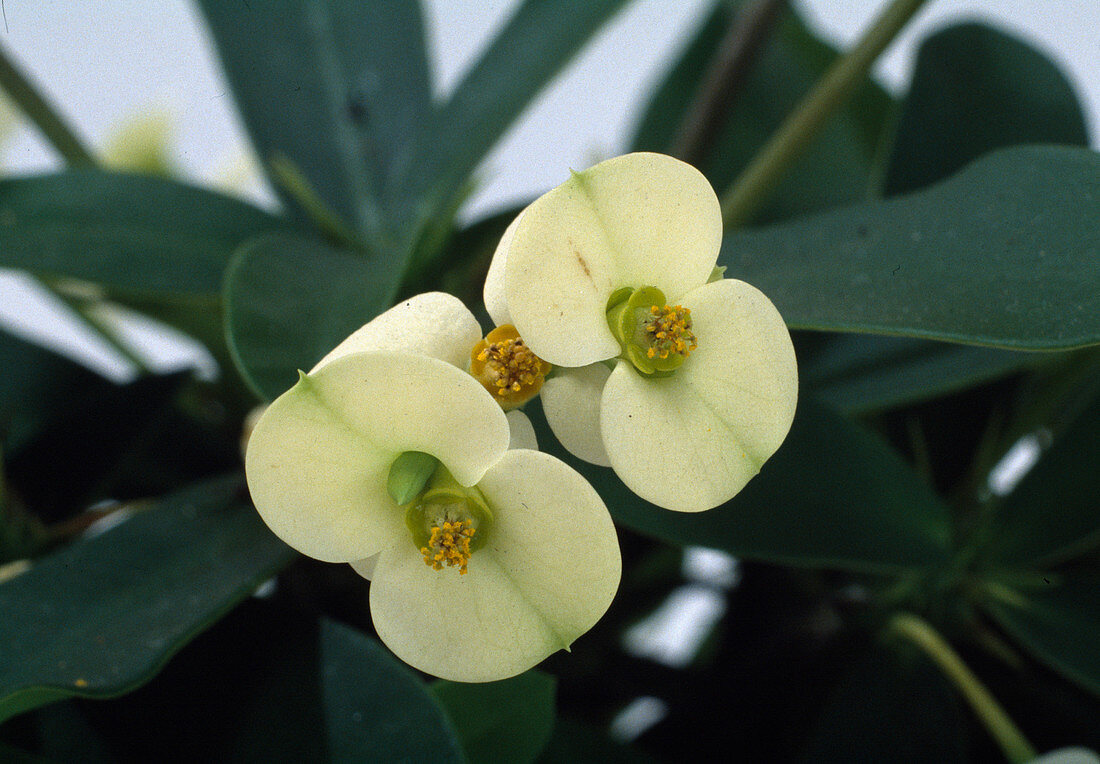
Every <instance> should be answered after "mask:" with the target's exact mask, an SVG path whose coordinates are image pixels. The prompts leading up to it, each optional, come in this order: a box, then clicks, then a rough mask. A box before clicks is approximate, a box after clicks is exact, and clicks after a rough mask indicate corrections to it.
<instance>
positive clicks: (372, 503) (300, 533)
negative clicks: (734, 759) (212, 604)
mask: <svg viewBox="0 0 1100 764" xmlns="http://www.w3.org/2000/svg"><path fill="white" fill-rule="evenodd" d="M480 338H481V330H480V327H478V325H477V322H476V320H475V319H474V317H473V316H472V315H471V314H470V312H469V311H468V310H467V309H466V308H465V307H464V306H462V304H461V303H460V302H459V301H458V300H457V299H455V298H454V297H451V296H449V295H445V294H440V293H431V294H426V295H419V296H417V297H414V298H412V299H410V300H407V301H405V302H403V303H401V304H400V305H398V306H396V307H395V308H393V309H391V310H390V311H387V312H386V313H384V314H382V315H381V316H379V317H378V318H377V319H375V320H374V321H372V322H371V323H369V324H367V325H366V326H364V327H363V328H362V329H360V330H359V331H357V332H355V333H354V334H353V335H352V336H351V337H349V338H348V339H347V340H346V341H345V342H343V343H341V345H340V346H338V347H337V348H336V349H335V350H333V352H332V353H330V354H329V355H327V356H326V357H325V358H324V359H323V360H322V361H321V363H319V364H318V365H317V367H315V368H314V369H313V370H312V371H311V372H310V373H309V374H303V375H302V376H301V379H300V381H299V382H298V384H296V385H295V386H294V387H293V388H291V389H290V390H289V391H287V392H286V393H285V394H283V395H282V396H281V397H279V398H278V399H277V400H276V401H275V402H273V403H272V404H271V406H270V407H269V408H268V409H267V410H266V411H265V412H264V414H263V416H262V417H261V418H260V420H259V422H258V423H257V424H256V427H255V430H254V431H253V432H252V436H251V438H250V439H249V442H248V450H247V454H246V460H245V462H246V464H245V466H246V471H247V476H248V485H249V489H250V490H251V492H252V497H253V500H254V502H255V504H256V508H257V509H258V510H259V512H260V515H261V516H262V517H263V519H264V521H265V522H266V523H267V524H268V526H269V527H270V528H271V529H272V530H273V531H274V532H275V533H276V534H277V535H278V536H279V537H280V538H282V539H283V540H284V541H286V542H287V543H288V544H289V545H290V546H292V547H294V548H295V549H298V550H299V551H301V552H303V553H304V554H307V555H309V556H311V557H315V558H317V559H320V560H325V561H328V562H348V563H351V564H352V566H353V567H354V568H355V569H356V570H357V571H359V572H360V573H361V574H362V575H364V576H365V577H367V578H370V579H371V588H370V607H371V614H372V618H373V620H374V625H375V628H376V630H377V631H378V634H379V636H380V637H381V639H382V641H383V642H385V643H386V645H387V646H388V647H389V648H390V649H391V650H392V651H393V652H394V653H395V654H396V655H397V656H398V657H400V658H401V659H402V660H404V661H406V662H407V663H409V664H410V665H412V666H415V667H416V668H418V669H420V670H422V671H425V672H427V673H429V674H433V675H435V676H439V677H442V678H445V679H452V680H456V681H466V682H483V681H493V680H497V679H504V678H507V677H510V676H513V675H515V674H519V673H521V672H523V671H525V670H527V669H529V668H531V667H532V666H534V665H535V664H537V663H538V662H540V661H541V660H542V659H543V658H545V657H546V656H547V655H549V654H550V653H552V652H554V651H556V650H559V649H562V648H567V647H568V646H569V645H570V643H571V642H573V640H575V639H576V638H577V637H579V636H580V635H581V634H583V633H584V632H586V631H587V630H588V629H590V628H592V626H593V625H594V624H595V623H596V621H598V620H599V618H600V617H601V616H602V615H603V613H604V612H605V611H606V610H607V608H608V606H609V605H610V603H611V600H612V598H613V597H614V595H615V591H616V589H617V588H618V583H619V576H620V569H621V560H620V556H619V547H618V540H617V537H616V534H615V529H614V526H613V525H612V522H611V517H610V515H609V514H608V512H607V508H606V507H605V506H604V504H603V501H602V500H601V499H600V497H599V495H598V494H597V493H596V491H595V490H594V489H593V488H592V487H591V486H590V485H589V484H588V483H587V482H586V481H585V480H584V478H583V477H581V476H580V475H579V474H578V473H577V472H576V471H575V470H573V469H572V468H570V467H569V466H567V465H566V464H564V463H563V462H561V461H559V460H557V459H555V458H554V457H552V456H549V455H547V454H542V453H539V452H537V451H533V450H529V449H527V448H524V447H521V448H513V449H512V450H509V444H510V440H511V442H512V443H513V444H514V445H518V446H527V445H533V432H532V431H531V427H530V423H529V422H527V420H526V419H525V418H523V416H522V414H520V413H519V412H510V413H509V414H508V415H507V416H506V415H505V413H504V411H503V410H502V409H501V407H500V405H499V404H498V403H497V401H495V400H494V398H493V395H492V394H491V393H489V392H488V391H487V390H486V389H485V388H484V387H482V385H481V384H480V383H479V382H478V381H477V380H475V379H474V378H473V377H472V376H470V374H469V373H467V371H466V370H465V367H464V366H460V365H459V364H465V363H466V361H467V359H468V358H469V354H470V348H471V347H472V346H473V344H474V343H476V342H477V341H478V340H480ZM510 422H511V424H512V425H513V426H512V427H510V426H509V425H510ZM410 451H411V452H421V453H424V454H429V455H431V456H433V457H435V458H436V459H438V460H439V463H440V464H441V465H442V467H443V468H445V470H446V472H447V473H449V474H448V480H450V479H452V477H453V483H452V485H456V486H457V488H458V492H459V493H461V492H462V491H466V492H468V493H469V494H470V495H471V496H474V495H476V496H477V497H478V501H483V502H484V507H486V508H487V509H488V510H489V512H490V513H491V521H488V520H485V521H484V522H483V524H482V526H481V527H480V528H479V529H478V532H477V534H476V535H475V534H468V533H464V531H465V529H466V528H467V527H468V526H467V522H466V520H465V519H463V518H459V520H455V519H454V518H451V517H447V518H442V517H441V518H440V519H438V520H436V519H434V518H433V517H430V516H428V517H426V520H427V521H428V525H433V524H434V526H436V527H438V528H439V532H438V533H435V531H434V530H433V529H432V528H430V527H425V528H424V529H423V531H424V533H423V535H424V538H423V539H422V540H421V541H419V542H418V541H417V539H416V538H415V537H414V534H413V533H412V531H411V530H410V526H409V525H408V523H407V518H408V517H410V516H412V515H411V513H412V511H413V505H416V500H414V501H413V502H411V503H410V504H409V505H405V506H398V505H397V503H396V502H395V501H394V500H393V499H392V498H391V497H390V495H389V493H388V491H387V477H388V474H389V470H390V467H391V465H393V463H394V461H395V460H396V459H397V458H398V457H399V456H401V455H402V454H403V453H405V452H410ZM462 487H465V488H462ZM424 495H425V496H427V495H428V493H425V494H424ZM462 506H463V505H462V503H461V500H459V501H458V502H457V503H455V504H452V505H450V506H449V507H448V512H450V511H451V510H452V509H454V507H457V510H455V511H457V512H459V513H461V512H462V511H463V510H462ZM479 506H481V505H479ZM425 507H427V509H426V510H425V509H424V508H425ZM431 508H432V505H430V502H428V501H427V500H425V501H424V502H422V503H420V504H419V505H416V509H417V510H424V511H429V512H430V511H431ZM418 517H419V515H418ZM460 521H461V522H460ZM456 529H457V530H456ZM429 534H431V535H429ZM448 534H450V535H448ZM463 539H466V541H464V540H463ZM433 546H435V547H439V548H440V549H443V550H444V554H443V555H442V557H441V562H447V561H448V560H452V561H454V562H455V564H453V565H448V564H440V565H438V566H437V565H434V564H433V562H434V557H433V556H432V555H428V557H427V558H426V556H425V553H424V552H423V551H422V550H423V549H429V548H430V547H433ZM426 559H427V560H428V564H425V560H426ZM437 568H438V569H437ZM464 568H465V569H466V571H467V572H466V574H463V573H462V569H464Z"/></svg>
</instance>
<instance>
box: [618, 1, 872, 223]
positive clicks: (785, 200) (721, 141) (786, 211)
mask: <svg viewBox="0 0 1100 764" xmlns="http://www.w3.org/2000/svg"><path fill="white" fill-rule="evenodd" d="M729 5H730V4H728V3H722V4H720V5H719V6H718V8H717V9H716V10H715V12H714V13H713V15H712V16H711V18H710V19H709V20H708V21H707V23H706V25H705V26H704V27H703V28H702V30H701V31H700V33H699V35H698V37H697V38H696V39H695V41H694V42H693V43H692V45H691V47H690V48H688V50H687V51H686V53H685V54H684V57H683V58H682V59H681V60H680V61H679V62H678V63H677V65H676V66H675V68H673V70H672V71H671V72H670V73H669V76H668V78H667V79H666V80H665V81H664V83H663V84H662V85H661V87H660V89H659V90H658V91H657V93H656V94H655V95H654V97H653V99H652V100H651V101H650V103H649V106H648V108H647V111H646V113H645V116H644V117H643V119H642V121H641V124H640V125H639V127H638V130H637V133H636V135H635V137H634V140H633V143H632V145H633V148H634V150H636V151H663V152H667V151H669V150H670V149H671V148H672V145H673V142H674V140H675V139H676V135H677V130H678V129H679V128H680V125H681V123H682V122H683V119H684V116H685V114H686V113H687V111H688V109H689V108H691V105H692V103H693V101H694V99H695V98H696V95H697V91H698V88H699V85H700V82H701V79H702V77H703V74H704V73H705V72H706V71H707V67H708V66H709V63H710V60H711V58H712V57H713V56H714V55H715V53H716V51H717V49H718V46H719V43H720V42H721V40H722V38H723V36H724V35H725V33H726V29H727V27H728V26H729V24H730V23H731V18H732V16H733V15H734V13H735V11H734V10H731V9H730V8H729V7H728V6H729ZM836 58H837V52H836V51H835V50H834V49H833V48H831V47H830V46H828V45H826V44H825V43H823V42H821V41H820V40H819V39H817V38H816V37H814V35H813V34H812V33H811V32H810V31H809V30H808V29H807V28H806V26H805V25H804V24H803V23H802V21H801V19H800V18H799V17H798V15H797V14H796V13H795V12H794V11H792V10H788V11H784V12H783V13H782V15H781V17H780V19H779V21H778V23H777V24H776V27H775V29H774V31H773V33H772V37H771V38H770V39H769V40H768V41H767V42H766V43H765V44H764V45H763V47H762V48H761V51H760V54H759V57H758V58H757V59H756V60H755V61H754V62H753V65H752V69H751V71H750V72H749V75H748V77H747V79H746V80H745V82H744V84H743V85H742V86H741V89H740V90H739V91H738V92H737V94H736V97H735V98H734V99H733V102H732V103H731V104H730V107H729V112H728V114H727V115H726V121H725V123H724V125H723V127H722V129H721V130H720V131H719V132H718V134H717V135H716V137H715V140H714V145H713V146H712V147H711V149H710V151H709V152H707V154H706V156H705V158H704V159H703V161H702V162H701V163H700V169H701V170H703V172H704V173H705V174H706V176H707V178H708V179H709V180H710V182H711V184H712V185H713V186H714V187H715V188H718V189H722V188H726V187H727V186H728V185H729V184H730V183H731V182H732V181H733V180H734V179H735V178H736V176H737V175H738V174H739V173H740V172H741V170H743V169H744V168H745V166H746V165H747V164H748V163H749V161H750V160H751V159H752V158H753V157H754V156H755V155H756V154H757V152H758V151H759V150H760V148H761V147H762V146H763V145H764V144H765V142H767V140H768V139H769V138H770V137H771V135H772V133H774V132H775V130H776V129H777V128H778V127H779V125H780V124H781V123H782V122H783V120H784V119H786V117H787V116H788V114H790V112H791V111H792V110H793V109H794V107H795V106H796V105H797V104H798V103H799V101H800V100H801V99H802V97H803V96H804V95H806V94H807V93H808V92H809V90H810V88H812V87H813V85H814V84H815V83H816V82H817V81H818V80H819V79H820V78H821V76H822V75H823V74H824V73H825V71H826V70H827V69H828V68H829V66H830V65H831V64H832V63H833V61H835V60H836ZM891 106H892V101H891V99H890V97H889V96H888V95H887V94H886V93H885V92H884V91H883V90H882V88H880V87H879V86H878V85H876V84H874V83H873V82H872V81H871V80H866V81H865V82H864V83H863V84H861V85H860V87H859V88H858V89H857V91H856V93H855V94H854V95H853V97H852V100H851V101H849V103H848V104H847V105H846V106H845V107H844V108H843V109H841V110H840V112H839V113H838V114H837V116H835V117H834V118H833V119H831V120H830V121H829V122H828V123H827V125H826V126H825V128H824V129H823V130H822V132H821V134H820V136H819V137H818V138H817V140H816V141H815V142H814V143H813V144H812V145H811V146H810V147H809V148H808V149H807V151H806V153H805V155H804V156H803V157H802V158H801V159H800V160H799V161H798V162H797V163H796V164H795V165H794V166H793V167H792V168H791V171H790V173H789V174H788V176H787V178H786V179H785V180H784V181H783V183H782V184H781V185H780V187H779V188H778V189H777V190H776V193H775V195H774V198H773V200H772V201H771V202H769V203H768V205H767V207H766V208H765V209H764V210H762V212H761V214H760V216H759V219H760V220H764V221H774V220H782V219H785V218H789V217H792V216H795V215H798V214H804V213H806V212H812V211H816V210H820V209H825V208H828V207H833V206H836V205H839V204H846V203H850V202H855V201H859V200H861V199H864V198H866V196H867V189H868V187H869V183H870V173H871V166H872V160H873V157H874V155H875V152H876V149H877V146H878V142H879V135H880V133H881V131H882V128H883V124H884V122H885V119H886V116H887V114H888V113H889V111H890V108H891Z"/></svg>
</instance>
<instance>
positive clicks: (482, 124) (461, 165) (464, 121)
mask: <svg viewBox="0 0 1100 764" xmlns="http://www.w3.org/2000/svg"><path fill="white" fill-rule="evenodd" d="M623 5H625V0H590V1H589V2H585V3H576V2H572V0H525V2H523V3H522V4H521V5H520V6H519V8H518V9H517V10H516V11H515V13H514V14H513V15H512V16H511V18H510V19H509V20H508V22H507V23H506V24H505V26H504V28H503V29H502V30H501V31H500V34H499V35H497V37H496V38H495V39H494V40H493V41H492V42H491V43H490V45H489V48H488V49H487V50H486V51H485V53H484V54H483V55H482V56H481V58H480V59H479V60H478V61H477V63H476V64H474V66H473V68H471V69H470V71H469V73H468V74H467V75H466V76H465V77H464V78H463V79H462V81H461V82H460V83H459V84H458V86H457V88H456V89H455V91H454V94H453V95H452V96H451V98H450V100H448V101H447V103H445V104H444V105H443V106H442V107H441V108H440V109H439V110H438V112H437V113H436V115H435V116H434V117H433V119H432V123H431V127H430V129H429V130H428V131H427V132H426V136H425V140H424V141H423V142H422V143H421V145H420V147H419V151H418V152H417V155H416V156H417V158H416V159H415V160H414V161H413V162H412V164H411V165H410V167H411V169H412V170H413V171H414V173H415V175H414V177H412V178H410V183H411V185H410V189H411V192H412V193H411V194H410V196H409V197H408V201H409V202H410V203H412V204H416V203H418V198H419V197H420V195H421V194H427V195H428V196H429V198H430V199H431V207H430V210H431V213H432V214H434V212H435V211H437V210H439V209H445V208H447V207H448V206H449V205H450V203H451V201H452V199H453V197H454V196H455V195H456V194H457V193H459V191H460V189H461V188H462V186H463V185H464V184H465V183H466V182H467V179H468V178H469V176H470V174H471V173H472V172H473V171H474V169H475V168H476V167H477V165H478V163H480V162H481V159H482V158H483V157H484V156H485V154H486V153H487V152H488V151H489V149H491V148H492V147H493V145H494V144H496V142H497V141H498V140H499V139H500V137H501V135H503V134H504V131H505V129H507V128H508V126H509V125H511V124H512V122H513V121H515V119H516V118H517V117H518V116H519V115H520V113H522V112H523V110H524V109H525V108H526V107H527V105H528V104H529V103H531V101H532V100H533V99H534V97H535V96H536V95H537V94H538V93H539V91H541V90H542V89H543V87H545V86H546V85H547V83H549V82H550V81H551V80H552V79H553V78H554V76H555V75H557V73H558V72H559V71H561V69H562V68H563V67H564V66H565V65H566V64H567V63H568V62H569V61H570V60H571V59H572V58H573V56H574V55H576V53H577V52H578V51H579V50H580V49H581V48H582V47H583V46H584V44H585V43H586V42H588V40H589V39H590V38H591V37H592V36H593V35H595V34H596V32H597V31H598V30H599V29H600V28H601V27H602V26H603V24H604V23H605V22H606V21H607V20H608V19H609V18H611V17H612V16H613V15H614V14H615V13H616V12H617V11H618V10H619V9H620V8H621V7H622V6H623Z"/></svg>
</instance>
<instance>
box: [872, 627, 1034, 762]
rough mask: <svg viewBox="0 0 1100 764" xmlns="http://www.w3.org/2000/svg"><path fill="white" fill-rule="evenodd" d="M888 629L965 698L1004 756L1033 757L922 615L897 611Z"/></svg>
mask: <svg viewBox="0 0 1100 764" xmlns="http://www.w3.org/2000/svg"><path fill="white" fill-rule="evenodd" d="M889 629H890V631H891V632H892V633H893V634H896V635H897V636H900V637H904V638H905V639H907V640H908V641H910V642H912V643H913V644H914V645H916V646H917V647H919V648H920V649H921V650H923V651H924V653H925V654H926V655H927V656H928V657H929V658H931V659H932V660H933V661H934V662H935V664H936V665H937V666H938V667H939V668H940V670H941V671H942V672H943V673H944V674H945V675H946V676H947V678H948V679H950V680H951V682H952V683H953V684H954V685H955V687H957V688H958V690H959V692H961V693H962V694H963V697H965V698H966V701H967V703H969V704H970V707H971V708H972V709H973V711H974V713H975V714H976V715H977V717H978V719H979V720H981V722H982V724H983V725H985V728H986V729H987V730H988V731H989V734H990V735H992V737H993V739H994V740H996V741H997V745H999V746H1000V747H1001V751H1003V752H1004V755H1005V757H1006V758H1007V759H1008V760H1009V761H1010V762H1013V764H1023V762H1027V761H1031V760H1032V759H1034V758H1035V756H1036V753H1035V749H1034V748H1032V747H1031V743H1029V742H1028V741H1027V738H1025V737H1024V736H1023V733H1021V732H1020V730H1019V728H1017V727H1016V725H1015V724H1014V723H1013V722H1012V719H1011V718H1009V716H1008V714H1007V713H1005V710H1004V709H1003V708H1001V705H1000V704H999V703H998V702H997V700H996V698H994V697H993V694H992V693H990V692H989V690H988V689H986V687H985V685H984V684H982V682H981V680H980V679H978V677H977V676H975V675H974V672H973V671H971V670H970V668H969V667H968V666H967V665H966V664H965V663H963V661H962V658H960V657H959V656H958V653H956V652H955V651H954V650H953V649H952V648H951V645H949V644H948V643H947V640H945V639H944V638H943V637H941V636H940V635H939V633H938V632H937V631H936V630H935V629H934V628H932V625H931V624H929V623H928V622H927V621H925V620H924V619H922V618H918V617H917V616H915V615H913V614H911V613H899V614H898V615H895V616H894V617H893V619H891V621H890V626H889Z"/></svg>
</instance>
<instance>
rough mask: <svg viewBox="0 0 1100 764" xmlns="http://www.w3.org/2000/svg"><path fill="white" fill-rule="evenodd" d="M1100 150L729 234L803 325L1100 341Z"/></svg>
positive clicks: (1021, 162) (734, 254)
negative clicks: (791, 221) (1098, 222)
mask: <svg viewBox="0 0 1100 764" xmlns="http://www.w3.org/2000/svg"><path fill="white" fill-rule="evenodd" d="M1098 217H1100V155H1097V154H1095V153H1092V152H1090V151H1086V150H1083V149H1073V148H1063V147H1055V146H1044V147H1026V148H1016V149H1005V150H1003V151H998V152H996V153H994V154H991V155H989V156H987V157H985V158H983V159H980V160H978V161H977V162H975V163H974V164H972V165H970V166H969V167H967V168H966V169H965V170H964V171H963V172H961V173H959V174H958V175H955V176H954V177H952V178H951V179H950V180H948V181H945V182H943V183H941V184H939V185H937V186H935V187H933V188H930V189H928V190H926V191H920V192H917V193H915V194H912V195H909V196H906V197H902V198H898V199H894V200H889V201H884V202H869V203H867V204H862V205H857V206H854V207H848V208H846V209H842V210H837V211H835V212H829V213H823V214H820V215H815V216H813V217H810V218H804V219H802V220H799V221H797V222H794V223H786V224H783V225H778V226H772V227H770V228H765V229H760V230H754V231H746V232H735V233H733V234H730V235H728V236H727V237H726V239H725V242H724V244H723V247H722V257H720V258H719V263H720V264H724V265H726V266H728V267H729V270H728V271H727V272H726V276H727V277H732V278H740V279H744V280H745V281H748V282H749V283H751V284H753V285H755V286H756V287H758V288H760V289H761V290H763V292H764V293H765V294H767V295H768V296H769V297H770V298H771V299H772V301H773V302H774V303H775V305H776V307H778V308H779V311H780V312H781V313H782V314H783V316H784V318H785V319H786V320H787V323H788V324H790V325H791V326H792V327H794V328H801V329H824V330H829V331H854V332H872V333H882V334H901V335H908V336H917V337H926V338H929V339H939V340H950V341H955V342H964V343H969V344H980V345H993V346H999V347H1006V348H1017V349H1035V350H1037V349H1044V350H1054V349H1062V348H1071V347H1076V346H1081V345H1089V344H1095V343H1100V290H1098V289H1096V284H1098V283H1100V227H1097V226H1096V220H1097V219H1098Z"/></svg>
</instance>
